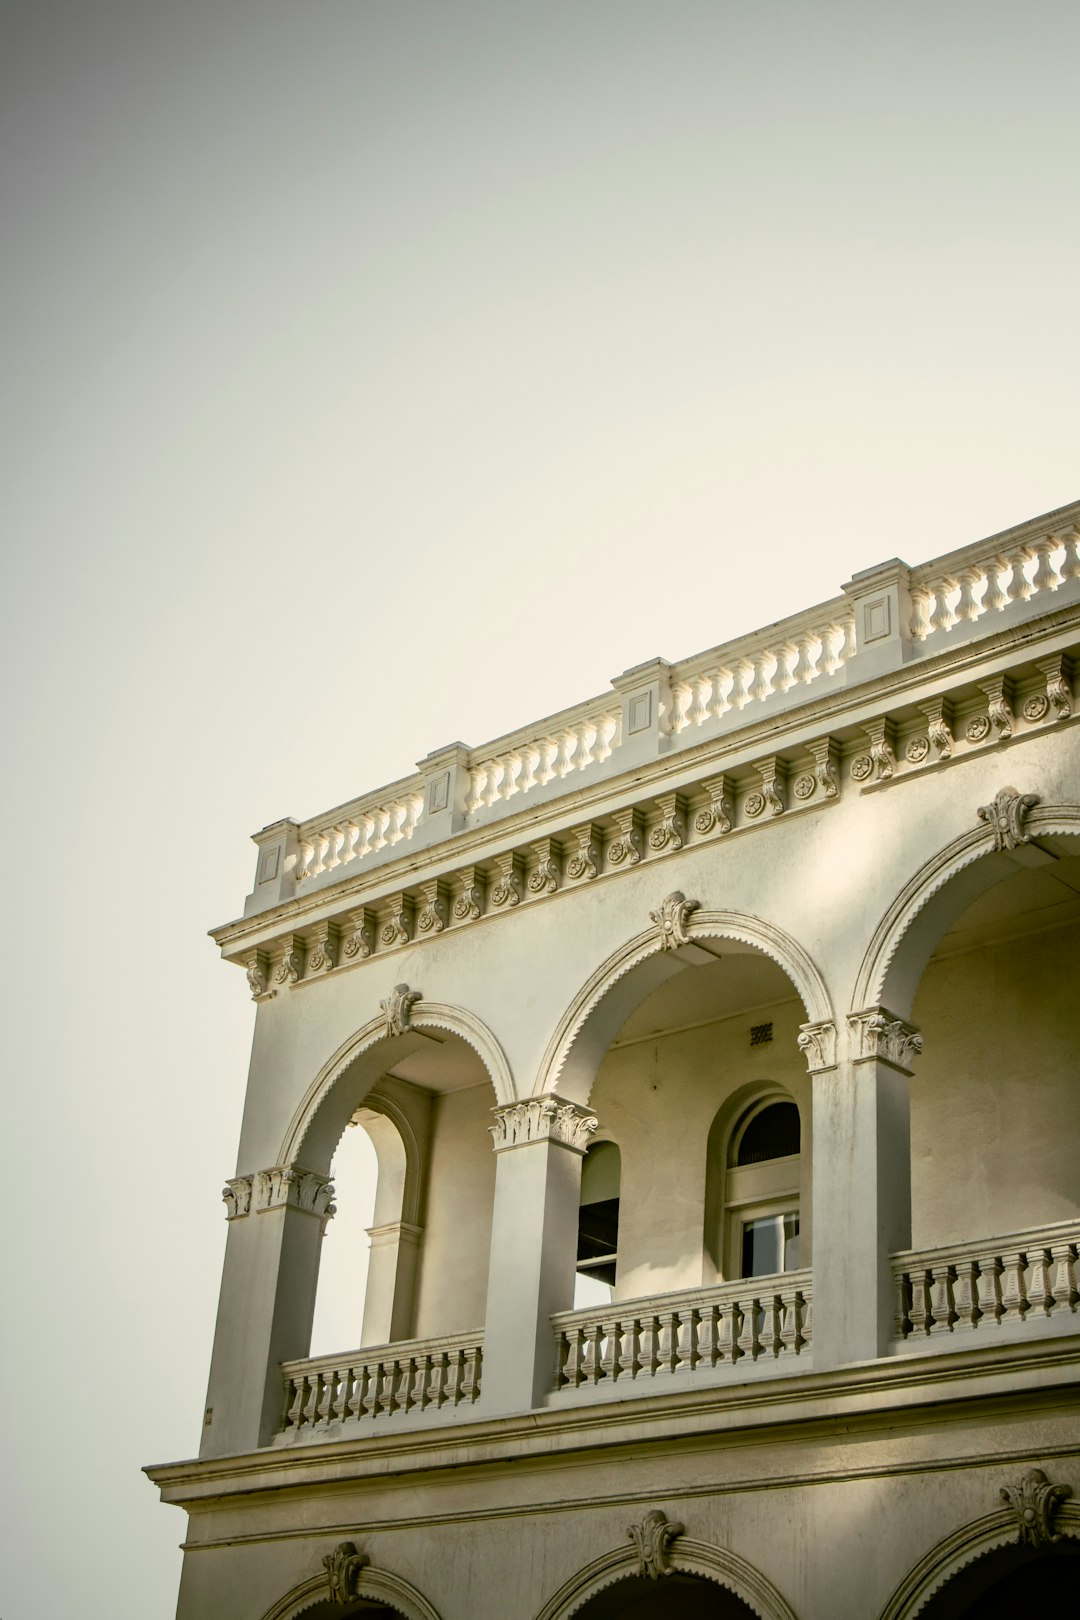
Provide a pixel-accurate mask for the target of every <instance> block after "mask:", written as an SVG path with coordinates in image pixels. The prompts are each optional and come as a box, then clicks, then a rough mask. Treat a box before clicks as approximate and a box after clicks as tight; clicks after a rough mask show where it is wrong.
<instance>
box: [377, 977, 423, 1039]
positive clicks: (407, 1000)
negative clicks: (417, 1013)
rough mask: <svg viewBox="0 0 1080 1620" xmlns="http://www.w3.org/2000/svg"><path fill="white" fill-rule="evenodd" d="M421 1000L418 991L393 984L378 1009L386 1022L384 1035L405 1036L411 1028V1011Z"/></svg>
mask: <svg viewBox="0 0 1080 1620" xmlns="http://www.w3.org/2000/svg"><path fill="white" fill-rule="evenodd" d="M420 999H421V997H420V991H419V990H410V989H409V986H408V985H407V984H395V986H394V988H393V989H392V990H391V992H390V994H389V995H388V996H387V998H386V1000H385V1001H380V1002H379V1009H380V1011H381V1012H382V1015H383V1018H384V1019H385V1020H386V1033H387V1035H388V1036H391V1035H405V1034H407V1032H408V1031H409V1030H410V1029H411V1028H412V1010H413V1008H414V1007H415V1005H416V1003H417V1002H418V1001H419V1000H420Z"/></svg>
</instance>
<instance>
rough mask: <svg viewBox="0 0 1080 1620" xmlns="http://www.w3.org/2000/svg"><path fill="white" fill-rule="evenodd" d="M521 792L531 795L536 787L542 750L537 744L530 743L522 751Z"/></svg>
mask: <svg viewBox="0 0 1080 1620" xmlns="http://www.w3.org/2000/svg"><path fill="white" fill-rule="evenodd" d="M521 757H522V774H521V791H522V793H529V792H531V791H532V789H533V788H534V787H535V786H536V770H537V766H538V765H539V764H540V749H539V747H538V746H537V744H536V743H530V744H529V746H528V747H527V748H524V749H522V755H521Z"/></svg>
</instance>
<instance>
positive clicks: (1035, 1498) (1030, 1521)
mask: <svg viewBox="0 0 1080 1620" xmlns="http://www.w3.org/2000/svg"><path fill="white" fill-rule="evenodd" d="M1071 1495H1072V1486H1071V1485H1051V1483H1050V1481H1049V1480H1048V1479H1047V1477H1046V1475H1045V1474H1044V1473H1043V1471H1042V1469H1041V1468H1030V1469H1029V1470H1028V1472H1027V1473H1026V1474H1025V1475H1024V1477H1023V1478H1022V1479H1021V1480H1020V1482H1019V1484H1017V1485H1013V1486H1011V1487H1009V1486H1003V1487H1002V1490H1001V1500H1002V1501H1003V1502H1004V1503H1006V1505H1007V1506H1008V1507H1010V1508H1012V1511H1013V1512H1014V1513H1015V1515H1016V1522H1017V1526H1018V1529H1019V1535H1018V1537H1017V1539H1018V1540H1019V1542H1020V1545H1021V1546H1022V1547H1045V1546H1047V1545H1049V1544H1050V1543H1052V1542H1055V1541H1060V1540H1061V1535H1060V1533H1059V1532H1055V1530H1054V1515H1055V1513H1056V1512H1057V1510H1058V1507H1059V1505H1060V1504H1061V1503H1062V1502H1064V1501H1065V1499H1066V1497H1069V1496H1071Z"/></svg>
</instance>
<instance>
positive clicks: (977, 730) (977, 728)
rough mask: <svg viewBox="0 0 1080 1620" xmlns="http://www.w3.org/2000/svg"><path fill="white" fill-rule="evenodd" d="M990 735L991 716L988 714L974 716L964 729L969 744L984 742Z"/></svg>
mask: <svg viewBox="0 0 1080 1620" xmlns="http://www.w3.org/2000/svg"><path fill="white" fill-rule="evenodd" d="M989 735H990V716H989V715H988V714H973V715H972V717H971V719H970V720H969V721H968V723H967V725H966V726H965V727H964V736H965V737H966V738H967V740H968V742H976V743H977V742H984V741H985V739H986V738H987V737H989Z"/></svg>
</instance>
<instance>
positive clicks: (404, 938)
mask: <svg viewBox="0 0 1080 1620" xmlns="http://www.w3.org/2000/svg"><path fill="white" fill-rule="evenodd" d="M413 910H414V907H413V903H412V901H411V900H410V898H409V896H408V895H407V894H395V895H393V896H392V897H391V899H389V900H388V901H387V902H386V912H385V915H384V917H383V923H382V927H381V928H380V930H379V940H380V942H381V943H382V944H383V945H385V946H387V947H388V948H389V947H390V946H391V945H407V944H408V943H409V941H410V939H412V935H413Z"/></svg>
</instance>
